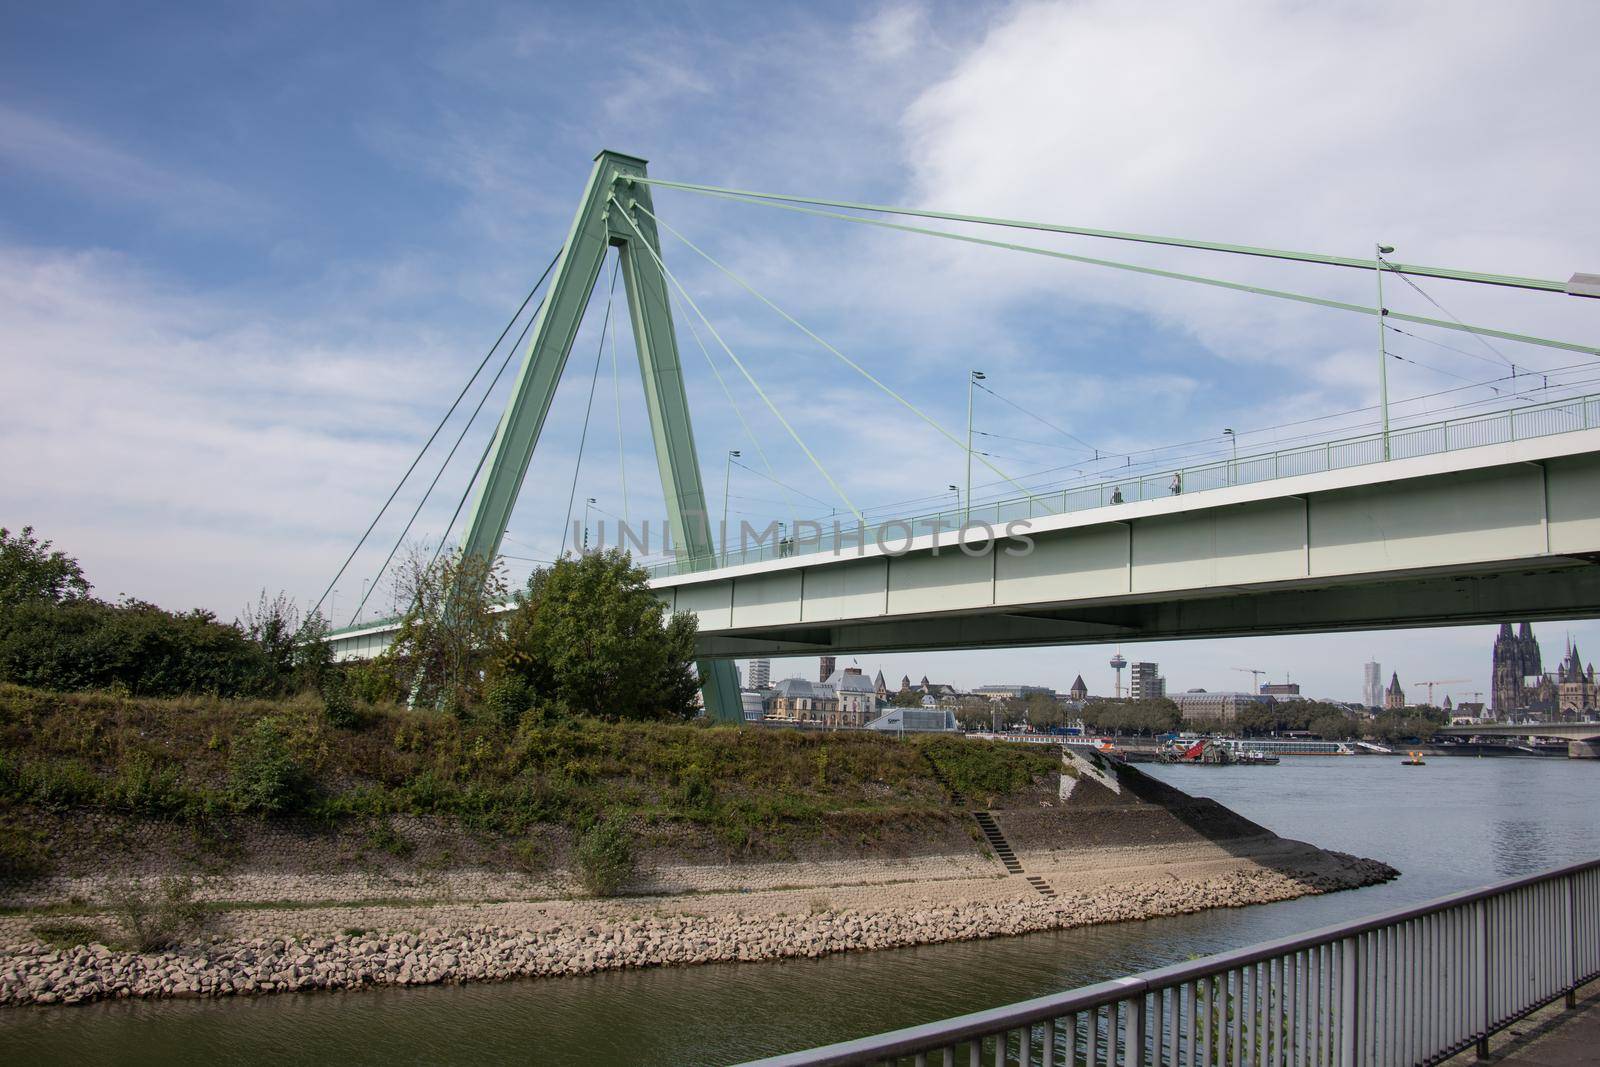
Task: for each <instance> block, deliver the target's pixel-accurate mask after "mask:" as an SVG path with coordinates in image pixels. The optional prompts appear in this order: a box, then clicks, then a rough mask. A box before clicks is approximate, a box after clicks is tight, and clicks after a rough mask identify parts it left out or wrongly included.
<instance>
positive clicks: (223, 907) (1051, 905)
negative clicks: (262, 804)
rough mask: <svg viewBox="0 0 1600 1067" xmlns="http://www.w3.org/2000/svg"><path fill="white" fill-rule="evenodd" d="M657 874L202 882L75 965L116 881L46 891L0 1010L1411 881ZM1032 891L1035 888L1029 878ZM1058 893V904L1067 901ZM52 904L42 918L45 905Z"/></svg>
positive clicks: (836, 938)
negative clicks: (620, 893) (615, 879)
mask: <svg viewBox="0 0 1600 1067" xmlns="http://www.w3.org/2000/svg"><path fill="white" fill-rule="evenodd" d="M1018 858H1019V859H1020V861H1021V863H1022V865H1023V867H1024V873H1022V874H1015V873H1007V872H1006V870H1005V868H1004V867H1002V866H1001V865H1000V864H999V863H998V862H997V861H996V860H994V859H993V858H991V857H987V856H983V855H974V854H970V853H968V854H962V855H949V856H923V857H917V858H911V859H903V860H851V861H832V862H812V863H772V864H749V865H739V866H737V867H735V868H731V869H730V868H729V867H726V866H693V865H680V866H676V867H668V868H663V869H660V870H657V871H655V872H654V873H653V874H652V875H651V877H650V878H648V879H647V880H645V881H644V882H643V883H642V884H643V887H644V890H645V892H646V893H648V895H635V896H628V897H619V898H613V899H608V900H594V899H578V898H574V897H573V896H571V895H570V893H569V891H568V887H567V886H566V885H563V884H562V880H560V879H557V880H550V879H545V880H539V879H533V878H530V877H525V876H517V875H509V874H505V873H503V872H484V871H480V872H452V873H451V874H449V875H441V876H439V877H438V878H417V879H409V880H400V881H397V880H394V879H390V878H383V877H378V876H374V875H371V874H362V875H350V874H344V875H334V876H314V877H313V876H306V877H305V878H303V879H300V878H286V877H285V876H283V875H272V876H264V877H253V876H251V875H248V874H235V875H228V876H218V877H212V878H206V879H202V880H200V881H199V882H198V883H197V888H198V892H197V894H196V895H197V897H198V898H199V899H204V900H206V901H207V902H208V904H209V908H208V916H207V925H206V927H205V930H204V931H203V935H202V936H201V937H199V938H197V939H193V940H192V941H191V943H190V944H189V945H188V947H186V948H185V949H183V950H178V951H169V952H162V953H155V954H138V953H131V952H119V951H115V950H113V949H111V948H108V947H106V946H105V945H103V944H88V945H80V946H77V947H74V948H70V949H61V948H54V947H51V946H50V945H48V944H45V943H44V942H43V941H42V940H41V939H40V937H39V936H38V935H37V934H36V933H35V929H36V927H39V926H40V925H41V924H43V923H45V922H48V921H59V920H61V919H62V918H63V917H64V916H63V915H62V914H61V913H62V912H63V911H65V912H70V913H72V914H70V916H68V917H70V918H71V919H72V920H74V921H77V922H83V923H87V924H89V925H90V926H98V927H100V928H102V929H106V930H115V928H116V924H115V919H114V917H113V916H112V915H110V914H109V913H107V912H103V911H100V910H97V909H96V908H95V907H93V906H92V905H78V906H74V905H68V906H66V907H62V906H61V905H59V904H58V905H56V906H55V907H53V908H48V909H47V908H44V907H43V906H42V905H43V899H42V898H44V897H49V898H53V899H54V900H56V901H62V900H71V899H73V898H76V899H77V900H79V901H87V900H94V899H103V898H101V897H100V896H99V892H100V891H101V890H103V889H104V883H103V881H97V880H92V879H76V880H72V882H71V883H70V884H61V883H58V884H52V885H46V886H41V887H39V888H37V889H35V890H34V891H33V892H32V893H31V894H30V896H32V897H34V898H35V899H33V900H30V901H28V902H26V903H25V902H23V901H20V900H12V901H11V903H12V906H13V907H16V906H18V905H22V906H23V907H24V908H26V910H23V911H20V912H16V913H13V914H10V915H6V916H3V917H0V1004H5V1005H17V1004H29V1003H32V1004H54V1003H66V1004H71V1003H81V1002H85V1001H91V1000H97V999H103V998H108V997H118V998H120V997H163V996H166V997H215V996H234V995H241V994H260V993H272V992H283V991H290V990H310V989H347V988H357V987H361V986H366V985H425V984H430V983H438V982H465V981H495V980H505V979H511V978H524V977H541V976H555V975H573V974H586V973H590V972H593V971H599V970H607V969H614V968H623V967H652V966H671V965H683V964H693V963H709V962H715V961H721V960H767V959H781V958H786V957H800V956H820V955H823V954H826V953H832V952H848V951H858V950H865V949H877V948H891V947H900V946H907V945H922V944H932V943H936V942H944V941H958V940H970V939H975V938H986V937H997V936H1004V935H1011V934H1021V933H1028V932H1033V931H1038V930H1053V929H1066V928H1070V927H1077V926H1085V925H1090V924H1095V923H1103V922H1118V921H1125V920H1132V919H1145V918H1152V917H1155V916H1163V915H1179V914H1186V913H1190V912H1195V911H1200V910H1202V909H1206V908H1216V907H1241V906H1245V905H1250V904H1259V903H1267V902H1271V901H1277V900H1286V899H1290V898H1293V897H1298V896H1304V895H1307V894H1312V893H1322V892H1329V891H1333V890H1338V889H1347V888H1354V887H1357V886H1362V885H1370V884H1373V883H1376V882H1381V881H1386V880H1387V879H1389V878H1392V877H1394V875H1395V873H1396V872H1395V871H1394V870H1393V869H1392V868H1390V867H1388V866H1386V865H1384V864H1381V863H1377V862H1376V861H1372V860H1363V859H1358V858H1356V857H1352V856H1345V855H1343V854H1340V853H1332V852H1326V851H1323V850H1319V849H1316V848H1313V847H1312V846H1309V845H1305V844H1302V843H1300V842H1294V841H1287V840H1284V839H1281V838H1277V837H1274V836H1271V835H1263V836H1260V837H1257V838H1249V839H1238V840H1231V841H1227V842H1225V843H1216V842H1196V843H1188V844H1182V845H1175V844H1164V845H1160V846H1141V847H1103V848H1093V849H1082V848H1079V849H1072V850H1066V849H1061V850H1052V849H1047V848H1046V849H1037V850H1032V851H1020V852H1019V854H1018ZM1030 878H1031V879H1032V880H1030ZM1050 894H1054V895H1050ZM29 904H31V905H34V906H33V907H29V906H28V905H29Z"/></svg>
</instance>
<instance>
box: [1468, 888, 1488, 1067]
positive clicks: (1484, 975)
mask: <svg viewBox="0 0 1600 1067" xmlns="http://www.w3.org/2000/svg"><path fill="white" fill-rule="evenodd" d="M1472 911H1473V919H1474V923H1473V925H1474V931H1473V940H1474V941H1475V942H1476V948H1477V954H1478V958H1479V959H1480V960H1482V961H1483V967H1482V969H1481V970H1479V972H1478V980H1479V983H1480V984H1479V986H1478V996H1477V998H1476V999H1477V1004H1476V1005H1474V1006H1475V1007H1476V1008H1477V1013H1478V1018H1477V1025H1476V1026H1475V1027H1473V1029H1474V1030H1476V1031H1477V1033H1478V1050H1477V1051H1478V1059H1480V1060H1486V1059H1488V1058H1489V984H1490V974H1489V910H1488V908H1487V907H1486V906H1485V904H1484V902H1483V901H1481V900H1477V901H1474V902H1473V904H1472Z"/></svg>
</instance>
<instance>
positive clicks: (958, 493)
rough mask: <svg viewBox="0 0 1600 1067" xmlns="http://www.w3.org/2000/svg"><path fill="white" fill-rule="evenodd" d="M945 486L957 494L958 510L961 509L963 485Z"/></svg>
mask: <svg viewBox="0 0 1600 1067" xmlns="http://www.w3.org/2000/svg"><path fill="white" fill-rule="evenodd" d="M945 488H946V489H948V490H950V491H951V492H952V493H954V494H955V495H956V510H957V511H960V510H961V487H960V486H959V485H947V486H945Z"/></svg>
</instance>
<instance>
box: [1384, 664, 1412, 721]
mask: <svg viewBox="0 0 1600 1067" xmlns="http://www.w3.org/2000/svg"><path fill="white" fill-rule="evenodd" d="M1405 706H1406V691H1405V690H1404V689H1401V688H1400V674H1399V672H1398V671H1396V672H1394V673H1392V674H1390V675H1389V688H1388V689H1385V690H1384V691H1383V710H1385V711H1399V710H1400V709H1401V708H1403V707H1405Z"/></svg>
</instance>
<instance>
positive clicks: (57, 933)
mask: <svg viewBox="0 0 1600 1067" xmlns="http://www.w3.org/2000/svg"><path fill="white" fill-rule="evenodd" d="M29 929H30V930H32V931H33V936H34V937H37V938H38V939H39V940H40V941H43V942H44V943H45V944H47V945H49V946H50V947H52V948H59V949H74V948H78V947H79V946H80V945H93V944H102V945H103V944H105V942H106V940H107V939H106V935H105V931H103V930H101V929H100V927H98V926H96V925H94V924H93V923H87V922H84V921H83V920H81V919H47V920H45V921H44V922H38V923H34V924H33V925H32V926H31V927H29Z"/></svg>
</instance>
